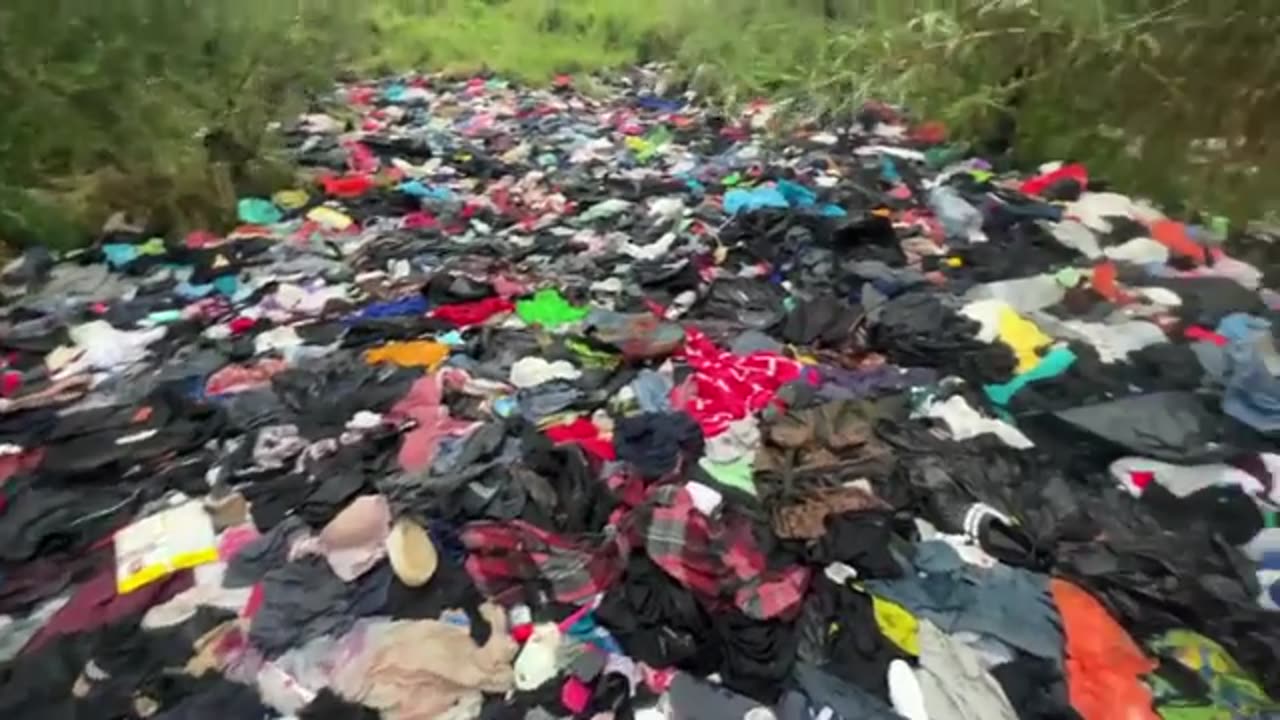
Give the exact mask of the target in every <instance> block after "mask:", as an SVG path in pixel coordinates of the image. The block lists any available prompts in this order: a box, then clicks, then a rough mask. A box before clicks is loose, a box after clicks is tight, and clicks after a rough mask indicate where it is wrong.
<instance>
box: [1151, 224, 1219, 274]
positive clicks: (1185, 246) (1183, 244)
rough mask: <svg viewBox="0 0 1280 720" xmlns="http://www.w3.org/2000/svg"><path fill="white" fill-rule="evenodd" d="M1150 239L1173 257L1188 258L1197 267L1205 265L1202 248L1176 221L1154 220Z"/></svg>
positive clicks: (1184, 226) (1183, 226)
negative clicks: (1166, 249)
mask: <svg viewBox="0 0 1280 720" xmlns="http://www.w3.org/2000/svg"><path fill="white" fill-rule="evenodd" d="M1150 227H1151V239H1153V240H1155V241H1156V242H1158V243H1160V244H1161V245H1163V246H1165V247H1167V248H1169V252H1170V253H1172V254H1173V255H1178V256H1181V257H1188V258H1191V259H1192V260H1195V261H1196V264H1197V265H1203V264H1204V263H1205V254H1204V246H1203V245H1201V244H1200V243H1198V242H1196V241H1195V240H1192V239H1191V236H1190V235H1188V234H1187V226H1186V225H1183V224H1182V223H1180V222H1178V221H1177V220H1156V221H1154V222H1152V223H1151V226H1150Z"/></svg>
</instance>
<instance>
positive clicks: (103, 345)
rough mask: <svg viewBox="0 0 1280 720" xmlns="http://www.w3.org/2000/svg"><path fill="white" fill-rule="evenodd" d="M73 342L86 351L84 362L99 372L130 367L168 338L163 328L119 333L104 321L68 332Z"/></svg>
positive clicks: (94, 321)
mask: <svg viewBox="0 0 1280 720" xmlns="http://www.w3.org/2000/svg"><path fill="white" fill-rule="evenodd" d="M67 332H68V334H69V335H70V336H71V341H72V342H74V343H75V344H76V345H78V346H79V347H81V348H84V356H83V360H84V361H86V362H88V363H89V364H90V365H91V366H93V367H94V368H97V369H99V370H111V369H112V368H116V367H119V366H121V365H131V364H133V363H136V362H140V361H141V360H143V359H144V358H146V357H147V352H148V351H147V347H148V346H149V345H152V344H154V343H155V342H156V341H158V340H160V339H161V338H163V337H164V336H165V333H166V332H167V329H166V328H164V327H158V328H153V329H151V330H135V331H132V332H129V331H125V330H117V329H115V328H114V327H112V326H111V324H110V323H108V322H107V321H105V320H93V321H91V322H87V323H85V324H83V325H76V326H75V327H72V328H71V329H69V330H68V331H67Z"/></svg>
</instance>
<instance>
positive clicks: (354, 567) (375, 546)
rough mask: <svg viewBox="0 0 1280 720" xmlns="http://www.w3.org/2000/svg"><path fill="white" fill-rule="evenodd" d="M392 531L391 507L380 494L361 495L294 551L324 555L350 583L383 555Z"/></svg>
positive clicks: (384, 555)
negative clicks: (318, 532) (312, 537)
mask: <svg viewBox="0 0 1280 720" xmlns="http://www.w3.org/2000/svg"><path fill="white" fill-rule="evenodd" d="M390 534H391V509H390V507H388V505H387V500H386V498H384V497H382V496H381V495H364V496H361V497H358V498H356V499H355V500H353V501H351V504H349V505H347V506H346V508H344V509H343V510H342V511H341V512H339V513H338V514H337V516H335V517H334V518H333V519H332V520H330V521H329V524H328V525H325V526H324V529H323V530H321V531H320V534H319V535H317V536H316V537H315V538H314V539H313V540H312V539H308V540H304V541H302V542H300V543H298V544H297V545H296V546H295V547H294V549H293V552H294V554H301V553H306V552H317V553H319V554H321V555H324V558H325V560H327V561H328V562H329V567H330V568H332V569H333V574H334V575H337V576H338V577H339V578H341V579H342V580H343V582H351V581H352V580H355V579H356V578H358V577H360V576H361V575H363V574H365V573H366V572H368V571H369V570H371V569H373V567H374V566H375V565H377V564H378V563H379V562H381V561H382V559H383V558H384V557H386V554H387V549H386V544H385V543H386V540H387V536H388V535H390Z"/></svg>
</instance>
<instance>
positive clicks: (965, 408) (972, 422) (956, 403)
mask: <svg viewBox="0 0 1280 720" xmlns="http://www.w3.org/2000/svg"><path fill="white" fill-rule="evenodd" d="M989 387H990V386H989ZM915 414H917V415H921V416H924V417H930V418H934V419H935V420H941V421H942V422H943V423H944V424H946V426H947V430H948V431H949V432H950V433H951V439H953V440H968V439H969V438H973V437H976V436H978V435H982V434H983V433H991V434H993V435H995V436H996V437H998V438H1000V439H1001V440H1002V441H1004V443H1005V444H1006V445H1008V446H1009V447H1014V448H1019V449H1026V448H1029V447H1033V446H1034V445H1035V444H1034V443H1032V442H1031V440H1029V439H1028V438H1027V436H1026V435H1023V434H1022V432H1021V431H1020V430H1018V429H1017V428H1016V427H1014V426H1012V425H1010V424H1009V423H1006V422H1004V421H1003V420H995V419H992V418H988V417H983V416H982V415H981V414H980V413H979V412H978V411H977V410H974V409H973V406H972V405H970V404H969V401H968V400H965V398H964V396H963V395H952V396H951V397H949V398H947V399H946V400H944V401H938V400H929V401H927V402H925V403H924V404H923V405H921V407H920V408H919V409H917V410H916V413H915Z"/></svg>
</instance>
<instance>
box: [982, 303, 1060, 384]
mask: <svg viewBox="0 0 1280 720" xmlns="http://www.w3.org/2000/svg"><path fill="white" fill-rule="evenodd" d="M996 332H998V333H999V334H1000V339H1001V340H1003V341H1004V343H1005V344H1006V345H1008V346H1009V347H1011V348H1013V354H1014V355H1016V356H1017V357H1018V368H1017V372H1018V373H1019V374H1021V373H1024V372H1027V371H1029V370H1031V369H1032V368H1034V367H1035V366H1036V365H1039V364H1040V353H1038V352H1036V351H1037V350H1039V349H1040V348H1042V347H1046V346H1048V345H1052V344H1053V338H1051V337H1049V336H1048V335H1045V334H1044V333H1043V332H1041V331H1040V328H1039V327H1036V324H1035V323H1033V322H1031V321H1030V320H1027V319H1026V318H1024V317H1022V316H1021V315H1019V314H1018V313H1017V311H1016V310H1014V309H1013V308H1011V307H1004V308H1001V309H1000V325H999V327H998V329H997V330H996Z"/></svg>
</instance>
